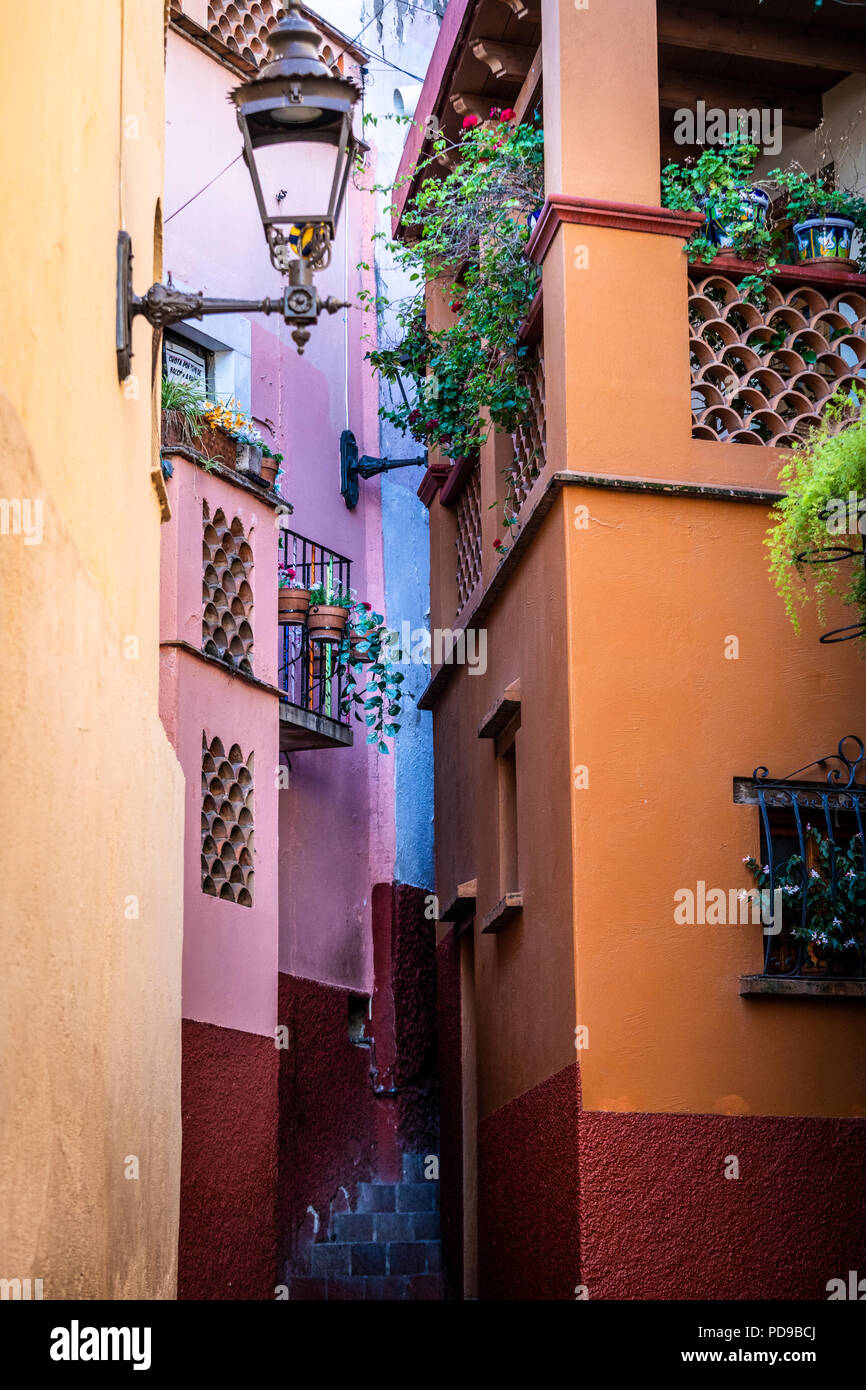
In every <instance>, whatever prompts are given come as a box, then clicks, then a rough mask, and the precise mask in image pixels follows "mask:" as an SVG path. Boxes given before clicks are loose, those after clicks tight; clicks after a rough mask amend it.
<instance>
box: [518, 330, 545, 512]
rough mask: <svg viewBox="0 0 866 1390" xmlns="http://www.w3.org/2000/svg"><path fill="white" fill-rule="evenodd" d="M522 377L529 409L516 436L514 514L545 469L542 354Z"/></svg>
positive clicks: (528, 365) (532, 361)
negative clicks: (526, 388)
mask: <svg viewBox="0 0 866 1390" xmlns="http://www.w3.org/2000/svg"><path fill="white" fill-rule="evenodd" d="M523 377H524V381H525V382H526V385H527V386H528V388H529V409H528V411H527V412H526V415H525V416H524V417H523V419H522V420H521V422H520V424H519V425H518V427H517V430H516V432H515V435H514V469H513V471H512V486H513V500H514V510H515V511H518V510H519V509H520V508H521V507H522V506H523V503H524V502H525V501H526V498H527V497H528V495H529V492H530V490H531V488H532V484H533V483H534V482H535V480H536V478H537V477H538V475H539V473H540V472H541V470H542V468H543V467H544V460H545V452H546V439H545V428H544V358H543V357H542V355H541V352H540V351H538V352H537V353H535V354H534V356H532V357H530V358H529V359H528V360H527V363H526V367H525V369H524V373H523Z"/></svg>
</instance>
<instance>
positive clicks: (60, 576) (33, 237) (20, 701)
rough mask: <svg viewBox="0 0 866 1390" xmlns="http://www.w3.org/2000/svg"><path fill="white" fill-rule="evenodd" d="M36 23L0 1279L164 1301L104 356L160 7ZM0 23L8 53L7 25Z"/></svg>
mask: <svg viewBox="0 0 866 1390" xmlns="http://www.w3.org/2000/svg"><path fill="white" fill-rule="evenodd" d="M50 8H51V13H50V14H49V13H47V12H46V13H44V14H42V15H41V16H40V22H39V23H38V25H37V31H38V43H37V46H36V48H34V49H33V51H32V53H31V54H30V57H31V58H32V60H33V61H32V62H31V61H30V60H29V59H28V58H26V57H22V53H21V51H20V48H18V49H16V46H15V44H11V45H8V46H7V49H6V54H7V60H6V62H5V63H4V69H3V79H4V80H3V86H2V94H0V112H2V120H3V127H4V130H6V131H7V132H8V133H9V137H10V138H9V139H7V140H6V142H5V144H4V193H5V202H6V214H5V215H4V217H3V219H2V221H0V265H2V267H3V271H4V274H3V277H2V283H0V321H2V323H3V328H4V331H3V334H2V338H0V496H2V498H4V499H6V500H10V499H12V500H15V499H17V500H18V501H19V502H20V501H22V500H27V501H29V502H30V504H31V506H33V505H34V504H35V503H37V502H39V503H40V504H41V508H42V527H41V530H42V534H41V537H40V539H39V541H38V542H34V543H27V544H25V538H24V536H23V535H21V534H17V535H16V534H14V532H13V531H11V530H10V531H8V532H6V533H4V534H2V535H0V564H2V570H3V588H4V596H3V603H2V605H0V628H2V650H3V679H2V681H0V717H2V726H3V729H4V731H5V737H6V741H7V744H8V747H9V751H8V755H7V759H6V765H7V778H6V787H5V799H6V815H5V830H4V834H3V837H2V841H0V882H2V885H3V899H4V910H3V914H2V951H3V961H4V969H3V971H2V982H0V1051H2V1055H3V1080H2V1086H3V1091H2V1105H0V1109H2V1116H3V1124H2V1141H0V1143H2V1147H0V1276H2V1277H4V1278H28V1277H29V1278H34V1279H42V1280H43V1293H44V1297H45V1298H46V1299H58V1298H70V1297H83V1298H171V1297H173V1296H174V1291H175V1283H176V1265H177V1254H176V1251H177V1212H178V1194H179V1176H180V946H181V930H182V928H181V903H182V891H181V851H182V835H183V805H182V794H183V783H182V778H181V774H180V769H179V767H178V765H177V761H176V759H175V757H174V754H173V752H172V750H171V748H170V746H169V744H168V740H167V739H166V736H165V732H164V730H163V728H162V725H161V724H160V722H159V717H158V709H157V695H158V600H159V535H160V506H159V501H158V498H157V496H156V493H155V492H154V488H153V484H152V482H151V477H150V470H151V467H152V464H153V459H154V450H153V419H154V410H153V405H152V396H151V338H152V335H151V332H150V330H149V329H147V328H146V326H145V325H143V323H141V322H139V324H138V325H137V327H136V330H135V352H136V356H135V361H134V371H135V377H134V378H133V379H132V380H131V381H130V382H128V383H127V384H126V386H125V387H122V386H120V385H119V384H118V380H117V370H116V362H115V350H114V333H115V242H116V237H117V232H118V228H119V227H121V226H123V227H126V229H127V230H128V231H129V232H130V233H131V235H132V239H133V246H134V250H135V252H136V262H135V272H136V288H137V289H138V290H139V291H142V290H143V289H144V288H145V287H146V286H147V285H148V284H149V283H150V281H151V276H152V273H153V270H154V269H156V271H157V273H159V271H160V266H159V263H158V262H159V249H158V244H157V245H156V246H155V244H154V243H155V227H156V228H157V229H158V215H157V202H158V198H159V193H160V188H161V182H162V138H163V130H162V127H163V101H162V83H163V5H162V3H161V0H146V2H145V3H136V4H129V3H127V4H126V5H125V6H122V5H118V4H116V3H111V0H91V3H89V4H88V5H87V6H84V7H79V9H80V10H81V11H82V12H81V13H80V14H79V13H78V12H76V13H75V14H73V13H72V12H71V11H70V10H69V8H68V7H59V6H53V7H50ZM61 11H62V13H61ZM0 17H2V21H3V26H4V31H5V32H6V33H7V34H12V35H20V34H21V33H22V19H23V16H22V11H21V7H20V6H19V5H14V4H12V3H11V0H2V3H0ZM34 32H36V31H34ZM34 64H35V67H34ZM34 71H36V72H38V78H37V80H36V85H35V86H34ZM22 113H26V114H22ZM70 113H74V116H73V117H71V115H70ZM157 241H158V238H157Z"/></svg>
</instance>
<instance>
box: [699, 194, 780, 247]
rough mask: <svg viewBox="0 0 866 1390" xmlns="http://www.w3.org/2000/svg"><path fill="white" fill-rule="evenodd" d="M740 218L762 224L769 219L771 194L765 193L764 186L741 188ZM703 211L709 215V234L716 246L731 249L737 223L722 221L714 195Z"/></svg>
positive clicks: (706, 201)
mask: <svg viewBox="0 0 866 1390" xmlns="http://www.w3.org/2000/svg"><path fill="white" fill-rule="evenodd" d="M739 200H740V208H741V212H740V218H739V221H740V222H741V223H742V222H754V223H755V224H756V225H758V226H760V225H762V224H764V223H765V222H766V220H767V214H768V212H769V211H770V195H769V194H768V193H765V192H764V190H763V188H742V189H740V195H739ZM703 211H704V212H705V213H706V217H707V236H708V238H709V240H710V241H711V242H713V244H714V245H715V246H718V247H719V248H720V249H721V250H723V251H729V250H730V249H731V247H732V246H733V244H734V233H735V231H736V225H735V224H734V223H733V222H730V221H727V222H722V221H720V219H719V218H718V217H716V215H715V211H714V207H713V200H712V197H708V198H707V199H706V200H705V202H704V206H703Z"/></svg>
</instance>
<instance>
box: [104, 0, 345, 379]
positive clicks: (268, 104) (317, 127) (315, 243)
mask: <svg viewBox="0 0 866 1390" xmlns="http://www.w3.org/2000/svg"><path fill="white" fill-rule="evenodd" d="M287 8H288V13H287V14H286V16H285V17H284V18H283V19H282V20H281V21H280V23H279V24H278V25H277V26H276V28H275V29H274V30H273V31H272V33H271V34H270V36H269V39H268V43H269V47H270V50H271V61H270V62H269V63H268V64H266V66H265V67H263V68H262V70H261V72H259V73H258V74H257V75H256V76H255V77H254V78H252V79H251V80H250V81H249V82H244V83H242V84H241V85H240V86H239V87H236V88H235V89H234V91H233V92H232V94H231V98H232V100H233V101H234V103H235V105H236V107H237V119H238V125H239V126H240V129H241V134H242V136H243V141H244V160H245V163H246V166H247V169H248V170H249V173H250V178H251V179H252V184H253V191H254V192H255V196H256V203H257V205H258V210H259V216H260V217H261V220H262V227H263V228H264V233H265V237H266V238H267V242H268V247H269V248H270V253H271V261H272V263H273V265H274V266H275V268H276V269H277V270H279V271H280V273H281V274H282V275H284V276H285V277H286V281H287V283H286V285H285V288H284V290H283V293H282V296H281V297H280V298H278V299H262V300H244V299H205V298H204V296H203V295H202V294H188V293H185V292H183V291H181V290H176V289H174V288H173V287H172V286H171V285H161V284H157V285H152V286H151V288H150V289H149V290H148V291H147V293H146V294H145V295H144V296H142V297H141V298H139V296H138V295H136V294H135V293H134V292H133V288H132V243H131V241H130V238H129V235H128V234H127V233H126V232H119V233H118V238H117V332H116V346H117V371H118V376H119V378H120V380H121V381H123V380H124V379H125V378H126V377H127V376H128V375H129V371H130V363H131V359H132V321H133V319H134V318H135V317H136V316H138V315H141V316H142V317H143V318H146V319H147V321H148V323H150V324H152V325H153V327H154V328H165V327H167V326H168V325H170V324H172V323H180V322H181V320H182V319H188V318H201V317H202V316H203V315H204V314H245V313H246V314H249V313H261V314H272V313H279V314H282V316H283V318H284V320H285V322H286V323H287V324H291V325H292V337H293V338H294V340H295V343H296V344H297V347H298V352H299V353H302V352H303V350H304V346H305V344H306V343H307V342H308V341H309V338H310V327H311V325H312V324H314V323H315V322H316V321H317V319H318V316H319V314H320V312H321V311H322V310H323V309H324V310H325V311H326V312H327V313H329V314H335V313H336V312H337V311H338V310H339V309H343V308H347V307H348V305H347V304H346V303H345V302H344V301H342V300H336V299H334V298H332V297H331V296H329V297H328V298H327V299H326V300H322V299H320V298H319V295H318V294H317V292H316V290H315V288H314V286H313V273H314V271H316V270H323V269H324V268H325V266H327V264H328V262H329V260H330V256H331V242H332V240H333V237H334V233H335V231H336V227H337V222H338V219H339V216H340V210H341V208H342V205H343V202H344V200H345V196H346V187H347V184H348V179H349V172H350V170H351V167H352V161H353V159H354V157H355V152H356V150H357V149H358V143H359V142H358V141H357V140H356V139H355V136H354V135H353V133H352V112H353V109H354V105H355V102H356V101H357V100H358V96H359V90H358V88H357V86H356V85H355V83H354V82H352V81H351V80H350V79H349V78H346V77H336V76H334V74H333V73H330V72H329V71H328V69H327V68H326V67H325V64H324V63H323V62H322V60H321V58H320V57H319V54H318V45H319V35H318V33H317V31H316V29H315V28H314V27H313V25H312V24H311V23H310V22H309V21H308V20H307V19H305V18H304V16H303V14H302V13H301V3H300V0H289V3H288V7H287Z"/></svg>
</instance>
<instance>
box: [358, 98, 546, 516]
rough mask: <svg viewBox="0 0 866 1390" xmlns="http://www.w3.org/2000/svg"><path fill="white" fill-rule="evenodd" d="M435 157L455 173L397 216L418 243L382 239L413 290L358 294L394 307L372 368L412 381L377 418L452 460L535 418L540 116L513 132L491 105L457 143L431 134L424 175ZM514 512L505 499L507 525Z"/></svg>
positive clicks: (425, 186)
mask: <svg viewBox="0 0 866 1390" xmlns="http://www.w3.org/2000/svg"><path fill="white" fill-rule="evenodd" d="M439 160H445V161H448V162H449V163H450V164H451V166H452V167H451V168H450V171H449V172H448V174H446V176H445V177H444V178H443V177H437V176H434V174H433V173H432V172H428V173H427V174H426V177H424V178H423V180H422V182H421V184H420V186H419V188H418V190H417V192H416V193H415V194H414V196H413V197H412V198H411V199H410V201H409V203H408V205H407V208H406V211H405V212H404V214H403V227H404V229H405V230H406V231H407V232H408V234H409V237H410V238H413V236H414V239H409V240H406V241H394V240H388V239H387V238H385V239H386V240H388V246H389V249H390V252H391V255H392V257H393V259H394V261H395V262H396V264H397V265H399V266H400V267H401V268H402V269H403V270H405V271H406V272H407V273H408V277H409V280H410V283H411V284H412V285H414V286H416V287H417V288H415V289H414V291H413V292H412V293H411V294H410V295H409V296H408V297H406V298H405V299H400V300H394V301H392V300H390V299H389V298H388V296H387V294H386V293H385V292H384V291H383V290H381V289H380V292H379V293H378V295H375V296H374V295H373V294H372V292H371V293H369V294H364V293H362V295H361V298H362V300H366V303H367V307H373V306H374V305H375V307H376V309H377V310H378V311H380V312H384V311H386V310H390V311H391V321H392V322H393V323H394V324H395V325H396V337H397V340H398V341H397V343H396V345H394V346H392V347H387V346H386V347H377V348H375V349H373V350H371V351H370V352H369V353H368V354H367V356H368V360H369V361H370V362H371V364H372V365H373V367H375V368H376V369H377V370H378V371H379V372H380V373H381V375H382V376H383V377H384V378H385V379H386V380H388V381H390V382H392V383H399V384H400V386H401V388H402V384H403V383H404V382H408V383H409V385H410V390H409V391H408V392H406V393H405V395H402V399H401V398H399V397H397V396H396V394H395V396H394V398H393V399H392V403H391V404H390V406H383V407H382V408H381V410H380V414H381V415H382V416H383V418H384V419H386V420H388V421H390V423H391V424H393V425H395V426H396V427H397V428H398V429H399V430H401V431H402V432H403V433H405V434H409V435H411V436H412V437H413V438H414V439H416V440H418V441H419V442H422V443H424V444H427V445H430V446H434V447H436V448H439V449H441V450H442V452H443V453H444V454H446V455H447V456H448V457H449V458H452V459H457V458H462V457H466V456H470V455H472V454H474V453H475V452H477V450H478V448H479V447H480V445H481V444H482V443H483V442H484V440H485V439H486V438H487V435H488V433H489V431H490V429H491V427H496V428H497V429H499V430H502V431H504V432H505V433H507V434H513V433H514V431H515V430H516V428H517V426H518V424H519V422H520V421H521V420H522V419H523V418H524V417H525V415H526V414H527V413H528V412H529V410H530V394H529V389H528V385H527V383H526V380H525V379H524V374H523V373H524V367H525V365H526V358H527V357H528V356H529V353H530V351H531V349H530V348H528V347H527V346H525V345H524V344H522V343H520V342H519V341H518V331H519V328H520V325H521V323H522V322H523V320H524V319H525V317H526V314H527V312H528V310H529V307H530V305H531V303H532V300H533V297H534V295H535V292H536V290H537V288H538V283H539V270H538V267H537V266H536V265H535V264H534V263H533V262H532V261H530V260H529V258H528V256H527V255H526V243H527V242H528V240H529V235H530V228H529V223H528V221H527V219H528V217H529V215H530V214H531V213H532V212H534V211H536V210H537V208H538V206H539V205H540V204H541V202H542V201H543V198H544V135H543V131H542V130H541V128H540V125H539V124H538V121H537V120H536V121H534V122H523V123H521V124H517V123H516V120H515V113H514V111H513V110H511V109H507V110H505V111H501V110H498V109H497V108H495V107H494V108H492V109H491V112H490V117H489V119H487V120H483V121H482V120H481V119H480V118H479V117H478V116H467V117H466V118H465V120H464V121H463V127H462V129H461V132H460V135H459V138H458V140H457V141H456V142H455V143H452V142H449V141H448V139H447V138H446V136H445V135H444V134H443V133H441V132H440V133H439V134H438V135H436V136H435V138H434V139H433V141H432V150H431V155H430V160H429V161H428V163H427V165H425V166H424V167H425V169H427V170H432V167H433V166H434V164H435V162H436V161H439ZM387 191H388V192H390V193H392V194H393V192H394V188H393V187H392V188H390V189H389V190H387ZM377 235H379V236H382V237H384V234H383V233H379V234H377ZM434 282H435V283H436V285H437V286H438V288H439V291H440V293H441V294H442V295H443V296H444V302H445V305H446V307H447V310H448V312H449V313H450V315H451V316H452V321H451V322H450V323H448V324H447V326H446V327H444V328H438V329H433V328H430V327H429V326H428V325H427V321H426V306H425V295H426V290H427V286H428V284H432V283H434ZM401 394H402V392H401ZM512 510H513V507H512V506H511V505H510V504H509V502H508V501H507V500H506V503H505V511H506V513H508V515H507V516H506V517H504V523H505V525H506V526H510V522H509V518H510V516H511V512H512Z"/></svg>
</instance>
